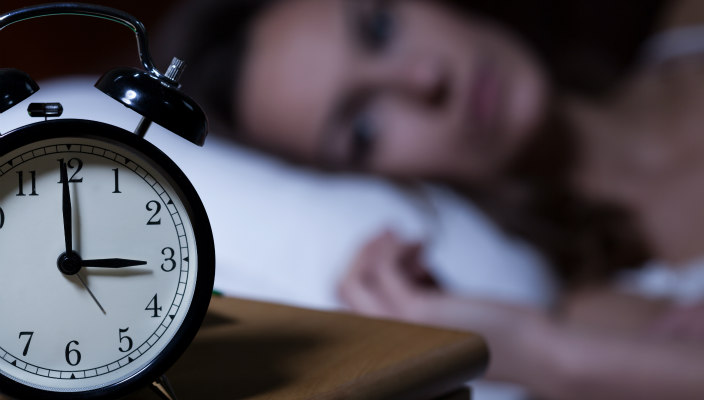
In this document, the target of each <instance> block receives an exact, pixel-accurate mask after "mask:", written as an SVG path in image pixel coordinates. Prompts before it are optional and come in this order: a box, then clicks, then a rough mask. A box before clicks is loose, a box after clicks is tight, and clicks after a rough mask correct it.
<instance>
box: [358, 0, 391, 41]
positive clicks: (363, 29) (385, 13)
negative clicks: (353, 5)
mask: <svg viewBox="0 0 704 400" xmlns="http://www.w3.org/2000/svg"><path fill="white" fill-rule="evenodd" d="M360 22H361V23H360V27H359V28H360V36H361V40H362V44H363V45H364V47H365V48H366V49H368V50H371V51H374V52H376V51H380V50H384V49H385V48H386V47H388V46H389V43H390V42H391V40H392V38H393V34H394V29H395V26H394V25H395V21H394V17H393V15H392V13H391V10H390V9H389V7H388V5H383V4H379V5H376V6H374V8H373V9H372V10H369V11H368V12H365V13H363V15H362V16H361V21H360Z"/></svg>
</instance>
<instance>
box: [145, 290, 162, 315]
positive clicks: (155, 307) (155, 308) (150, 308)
mask: <svg viewBox="0 0 704 400" xmlns="http://www.w3.org/2000/svg"><path fill="white" fill-rule="evenodd" d="M152 304H153V305H152ZM161 309H162V308H161V307H159V303H158V300H157V297H156V295H154V297H152V300H151V301H150V302H149V304H147V308H145V310H146V311H153V312H154V315H152V318H159V311H161Z"/></svg>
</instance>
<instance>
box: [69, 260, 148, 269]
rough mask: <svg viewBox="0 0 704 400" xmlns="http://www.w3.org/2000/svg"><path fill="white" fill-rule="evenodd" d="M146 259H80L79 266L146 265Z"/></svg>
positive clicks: (116, 266) (115, 266)
mask: <svg viewBox="0 0 704 400" xmlns="http://www.w3.org/2000/svg"><path fill="white" fill-rule="evenodd" d="M146 264H147V262H146V261H139V260H125V259H122V258H105V259H101V260H81V267H94V268H125V267H135V266H137V265H146Z"/></svg>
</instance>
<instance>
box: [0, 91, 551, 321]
mask: <svg viewBox="0 0 704 400" xmlns="http://www.w3.org/2000/svg"><path fill="white" fill-rule="evenodd" d="M94 82H95V79H94V78H85V77H79V78H71V79H63V80H59V81H52V82H45V83H43V84H42V85H41V86H42V89H41V90H40V91H39V92H38V93H36V94H35V95H33V96H32V97H30V99H28V100H25V101H24V102H23V103H22V104H19V105H18V106H16V107H14V108H13V109H11V110H9V111H7V112H6V113H4V114H2V115H0V133H7V132H8V131H9V130H10V129H12V128H14V127H17V126H20V125H23V124H26V123H30V122H36V120H35V119H31V118H30V117H29V116H28V115H27V113H26V108H27V104H29V102H56V101H58V102H61V103H62V105H63V107H64V114H63V116H62V118H83V119H95V120H99V121H103V122H108V123H111V124H114V125H117V126H119V127H122V128H125V129H127V130H129V131H132V130H133V129H134V127H135V126H136V125H137V123H138V121H139V119H140V116H139V115H137V114H136V113H134V112H133V111H131V110H129V109H127V108H126V107H124V106H122V105H120V104H119V103H118V102H116V101H114V100H112V99H111V98H109V97H108V96H106V95H104V94H103V93H101V92H100V91H98V90H97V89H95V88H94V87H93V83H94ZM146 138H147V139H148V140H149V141H151V142H152V143H154V144H155V145H156V146H157V147H159V148H160V149H162V150H163V151H164V152H165V153H166V154H167V155H169V156H170V157H171V158H172V159H173V160H174V161H175V162H176V163H177V164H178V165H179V166H180V167H181V168H182V169H183V170H184V172H185V173H186V175H187V176H188V177H189V179H191V181H192V182H193V184H194V186H195V187H196V189H197V190H198V192H199V193H200V195H201V197H202V200H203V202H204V204H205V207H206V210H208V213H209V216H210V220H211V224H212V227H213V233H214V236H215V248H216V256H217V274H216V288H217V289H219V290H221V291H223V292H224V293H226V294H228V295H234V296H239V297H246V298H253V299H260V300H269V301H276V302H283V303H288V304H294V305H300V306H306V307H314V308H337V307H340V306H341V305H340V303H339V301H338V299H337V297H336V295H335V287H336V284H337V282H338V280H339V279H340V276H341V275H342V274H343V273H344V271H345V269H346V267H347V265H348V263H349V262H350V260H351V258H352V256H353V255H354V253H355V252H356V251H357V249H358V248H359V247H360V246H361V245H362V243H364V242H365V241H366V240H367V239H368V238H369V237H370V236H371V235H374V234H376V233H378V232H379V231H381V230H382V229H384V228H386V227H391V228H393V229H395V230H397V231H398V232H399V233H400V234H402V235H404V236H406V237H408V238H426V239H428V240H429V242H430V245H429V249H428V250H429V252H428V255H427V257H428V263H429V265H430V266H432V268H433V272H434V273H435V274H436V276H437V278H438V279H439V281H440V282H441V284H443V285H445V287H447V289H448V290H451V291H454V292H457V293H464V294H469V295H474V296H484V297H489V298H496V299H503V300H506V301H511V302H519V303H523V304H533V305H536V306H542V307H545V306H548V305H549V304H550V303H551V302H552V301H553V298H554V296H555V284H554V281H553V279H552V278H551V276H550V274H549V272H548V270H547V268H546V265H545V263H544V261H543V260H542V258H541V257H539V256H538V255H537V254H536V253H535V252H534V251H533V250H532V249H530V248H529V247H528V246H526V245H525V244H524V243H521V242H518V241H515V240H511V239H509V238H507V237H506V236H504V235H502V234H501V233H500V232H499V231H498V230H497V228H496V227H495V226H494V225H493V224H492V223H490V222H489V221H487V220H486V218H485V217H484V216H483V215H482V214H481V213H480V212H479V211H478V210H477V209H476V208H475V207H473V206H472V205H471V204H469V203H467V202H466V201H464V199H462V198H459V197H458V196H456V195H455V194H453V193H452V192H451V191H449V190H446V189H443V188H440V187H434V186H425V187H424V188H423V190H424V192H425V193H426V196H425V197H426V198H427V202H428V204H430V205H431V206H432V207H431V208H432V209H433V210H434V212H430V211H429V209H428V207H425V206H421V205H419V202H418V199H417V198H414V197H413V196H409V195H407V194H405V193H404V192H403V191H402V190H400V189H398V188H397V187H395V186H394V185H391V184H389V183H387V182H386V181H384V180H381V179H377V178H373V177H366V176H355V175H336V176H330V175H327V174H323V173H319V172H316V171H312V170H308V169H304V168H294V167H291V166H289V165H287V164H285V163H283V162H281V161H278V160H277V159H275V158H272V157H269V156H267V155H264V154H260V153H258V152H255V151H252V150H250V149H246V148H243V147H241V146H238V145H236V144H234V143H232V142H231V141H228V140H224V139H222V138H220V137H217V136H215V135H211V136H210V137H209V138H208V140H207V141H206V145H205V147H204V148H199V147H197V146H195V145H193V144H191V143H189V142H187V141H185V140H183V139H181V138H179V137H177V136H176V135H174V134H171V133H169V132H167V131H165V130H164V129H162V128H160V127H158V126H154V127H153V128H152V129H151V130H150V131H149V133H148V134H147V136H146Z"/></svg>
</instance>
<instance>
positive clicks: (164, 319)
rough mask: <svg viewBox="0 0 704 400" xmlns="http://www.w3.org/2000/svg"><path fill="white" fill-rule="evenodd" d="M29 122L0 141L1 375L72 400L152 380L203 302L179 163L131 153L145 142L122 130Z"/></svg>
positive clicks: (194, 228) (196, 320) (205, 277)
mask: <svg viewBox="0 0 704 400" xmlns="http://www.w3.org/2000/svg"><path fill="white" fill-rule="evenodd" d="M30 128H31V129H27V128H25V129H24V132H23V131H20V132H13V133H12V134H10V135H8V136H11V137H17V138H20V141H18V143H12V145H11V147H13V149H12V150H9V151H6V152H5V153H4V154H2V155H0V260H1V261H0V324H1V326H2V329H0V375H2V376H0V378H2V377H4V378H6V380H8V379H9V381H10V382H12V384H13V385H15V384H16V386H17V387H19V388H22V390H24V389H27V390H29V392H30V393H31V392H32V391H37V393H46V392H53V393H59V394H63V395H65V396H66V397H71V398H74V397H75V395H76V394H82V395H86V397H90V394H96V395H97V394H100V393H102V394H104V393H105V391H110V390H111V389H115V390H116V391H117V390H118V389H119V388H124V387H125V386H126V385H127V384H126V383H132V384H134V383H135V382H136V381H137V380H140V379H153V378H154V376H152V375H154V374H160V373H162V372H163V369H165V368H166V366H167V364H168V363H170V362H171V361H173V359H174V358H175V357H177V356H178V354H177V353H179V352H181V351H182V350H183V348H185V346H186V344H187V342H189V341H190V339H191V338H192V336H193V335H194V334H195V330H197V328H198V326H199V325H200V321H201V320H202V317H203V314H204V313H205V308H206V307H207V301H208V300H209V298H210V290H211V289H212V276H213V271H212V269H213V266H212V264H213V256H212V252H213V251H212V234H211V233H210V228H209V226H208V227H207V230H205V231H203V229H204V228H203V227H202V226H201V225H202V221H201V220H202V219H205V224H206V225H207V217H205V214H204V212H202V211H201V212H202V215H197V214H198V213H195V214H194V208H195V209H197V210H202V205H201V204H200V200H198V198H197V196H196V195H195V192H194V191H193V190H192V187H191V186H190V184H189V183H188V182H187V181H185V182H184V181H183V180H185V177H183V176H182V174H180V171H177V172H178V173H176V171H174V168H175V166H171V165H169V167H168V168H166V169H165V168H164V165H163V163H166V162H167V161H166V160H161V159H160V160H158V161H155V160H153V159H152V157H151V156H152V155H154V154H151V153H150V156H147V155H146V153H145V152H143V151H142V150H143V148H142V149H139V148H135V147H131V146H130V145H127V144H126V143H125V141H129V142H131V143H133V144H137V143H138V142H139V141H142V140H141V139H138V138H137V137H136V136H134V135H131V134H129V133H128V132H122V131H121V130H119V129H117V128H114V127H109V126H107V125H103V124H99V123H94V122H87V121H70V120H69V121H54V122H53V123H52V122H50V123H42V124H37V125H33V126H31V127H30ZM107 131H110V132H113V133H115V134H117V136H119V137H118V138H117V139H119V140H117V139H115V136H114V135H107V136H106V132H107ZM117 131H120V132H117ZM107 133H109V132H107ZM120 135H129V137H124V138H123V137H121V136H120ZM23 136H24V137H23ZM109 137H112V138H113V139H112V140H109ZM8 138H9V137H8ZM128 139H129V140H128ZM135 139H136V140H135ZM3 140H6V138H2V139H0V149H3V147H2V146H3ZM142 142H143V141H142ZM145 146H151V145H146V144H145ZM149 149H151V147H149ZM151 151H156V150H155V149H153V150H150V152H151ZM162 156H163V155H162ZM160 157H161V156H160ZM167 160H168V159H167ZM62 170H63V171H62ZM176 170H177V169H176ZM66 181H68V184H67V185H66V184H65V182H66ZM66 195H68V198H69V199H68V203H67V199H66V198H65V196H66ZM194 203H197V204H194ZM67 211H68V213H69V215H68V216H67V214H66V213H67ZM66 219H69V220H70V222H68V225H70V227H69V228H68V230H69V231H70V233H67V231H66V225H67V220H66ZM202 232H203V233H202ZM201 233H202V234H201ZM66 235H68V236H70V239H69V240H67V236H66ZM197 236H205V237H206V239H208V240H206V245H205V246H203V247H204V249H202V248H201V246H199V245H201V244H202V239H200V238H197ZM69 241H70V242H69ZM67 246H70V247H71V251H72V254H71V257H73V259H72V264H71V265H72V266H73V269H72V270H71V268H68V269H67V267H66V264H65V262H66V259H67V254H68V253H67V249H66V247H67ZM62 260H63V261H62ZM77 260H79V261H80V262H81V264H80V265H79V264H78V262H79V261H77ZM81 260H82V261H81ZM62 262H64V264H62ZM77 266H78V267H77ZM76 272H77V273H76ZM167 359H168V360H167ZM162 364H163V365H162ZM147 375H149V376H147ZM2 383H3V382H1V381H0V387H2ZM142 383H144V382H142Z"/></svg>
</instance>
